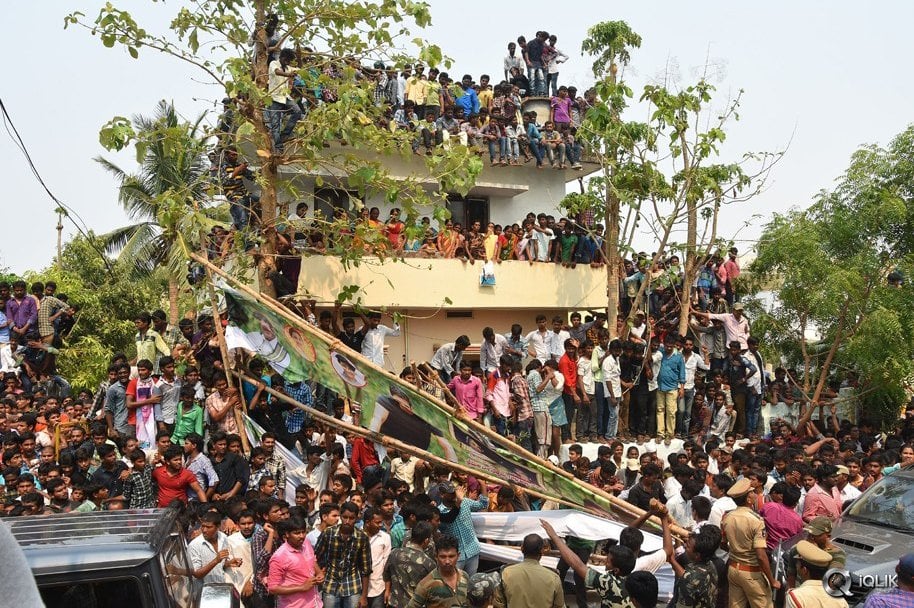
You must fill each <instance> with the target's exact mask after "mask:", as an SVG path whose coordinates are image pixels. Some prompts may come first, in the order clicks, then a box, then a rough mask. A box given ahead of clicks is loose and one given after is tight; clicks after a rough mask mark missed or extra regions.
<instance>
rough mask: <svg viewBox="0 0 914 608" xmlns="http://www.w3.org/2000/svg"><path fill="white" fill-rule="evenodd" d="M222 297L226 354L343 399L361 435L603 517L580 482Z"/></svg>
mask: <svg viewBox="0 0 914 608" xmlns="http://www.w3.org/2000/svg"><path fill="white" fill-rule="evenodd" d="M223 289H224V290H225V295H226V303H227V304H228V310H229V320H230V323H231V324H230V326H229V328H228V329H227V331H226V342H227V343H228V347H229V348H243V349H245V350H248V351H250V352H255V353H257V354H258V355H259V356H261V357H262V358H263V359H265V360H266V361H267V362H268V363H269V365H270V366H271V367H272V368H273V369H274V370H275V371H277V372H278V373H280V374H282V375H283V377H284V378H285V380H286V382H289V383H296V382H300V381H305V380H308V381H310V380H313V381H315V382H318V383H320V384H322V385H324V386H326V387H328V388H330V389H331V390H333V391H336V392H337V393H339V394H340V395H341V396H345V397H347V398H349V399H350V401H351V402H352V403H353V408H352V409H353V415H354V416H356V420H355V421H356V423H357V424H359V425H361V426H362V427H364V428H367V429H369V430H371V431H375V432H377V433H380V434H382V435H386V436H388V437H391V438H393V439H396V440H398V441H400V442H403V443H405V444H408V445H412V446H415V447H416V448H418V449H420V450H423V451H426V452H430V453H431V454H434V455H436V456H438V457H440V458H443V459H445V460H448V461H450V462H457V463H460V464H462V465H464V466H465V467H467V468H469V469H471V470H474V471H477V472H478V473H479V474H480V476H489V477H494V478H498V479H504V480H506V481H509V482H511V483H513V484H515V485H517V486H519V487H522V488H530V489H531V490H536V491H538V492H540V493H541V494H544V495H547V496H552V497H555V498H557V499H561V500H564V501H567V502H570V503H573V504H575V505H579V506H580V507H581V508H583V509H586V510H590V511H594V512H597V513H601V514H605V513H606V512H608V511H611V506H610V504H609V502H608V501H607V500H606V499H605V498H604V497H601V496H597V495H595V494H594V493H593V491H591V490H589V489H588V488H587V487H586V486H585V485H584V484H583V483H582V482H579V481H576V480H571V479H568V478H566V477H564V476H562V475H559V474H556V473H555V472H554V471H552V470H550V469H548V468H546V467H543V466H541V465H539V464H538V463H537V462H535V461H533V460H532V456H531V457H527V458H525V457H524V455H523V454H522V453H517V451H516V450H517V447H516V446H513V444H510V443H509V440H508V439H501V438H492V437H490V436H488V435H487V434H486V433H484V432H482V431H481V430H479V429H478V428H476V427H475V426H473V425H471V424H469V423H468V422H467V421H466V420H464V419H462V418H458V417H456V416H454V415H453V412H452V410H451V409H450V408H448V407H447V406H445V405H443V404H440V403H438V402H436V401H435V400H433V399H430V398H429V397H427V396H426V395H424V394H422V393H421V392H420V391H419V390H418V389H417V388H415V387H413V386H412V385H410V384H406V383H404V382H403V381H402V380H400V379H399V378H397V377H395V376H393V375H392V374H390V373H387V372H383V371H380V370H377V369H375V368H374V367H372V366H371V365H369V364H368V363H366V362H364V361H363V360H362V358H361V356H360V355H359V354H358V353H354V352H352V351H350V350H348V349H346V348H345V347H339V343H338V341H337V340H335V339H334V338H333V337H332V336H330V335H325V334H322V333H321V332H320V331H319V330H317V329H316V328H315V329H314V330H313V333H312V332H309V331H308V330H307V329H303V328H301V327H295V326H291V325H289V324H288V323H286V321H285V320H284V319H283V318H282V317H280V316H279V315H278V314H276V313H274V312H273V311H271V310H270V309H269V308H267V307H265V306H264V305H263V304H261V303H259V302H257V301H256V300H254V299H253V298H251V297H249V296H247V295H244V294H242V293H240V292H237V291H235V290H233V289H231V288H228V287H224V288H223ZM331 344H333V345H334V346H335V347H336V348H331ZM511 447H513V449H510V448H511Z"/></svg>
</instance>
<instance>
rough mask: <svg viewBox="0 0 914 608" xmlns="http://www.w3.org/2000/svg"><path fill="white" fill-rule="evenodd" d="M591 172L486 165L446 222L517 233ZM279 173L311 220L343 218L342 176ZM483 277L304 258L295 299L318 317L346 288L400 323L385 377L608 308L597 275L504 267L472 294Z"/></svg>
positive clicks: (420, 165)
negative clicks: (493, 338) (310, 302)
mask: <svg viewBox="0 0 914 608" xmlns="http://www.w3.org/2000/svg"><path fill="white" fill-rule="evenodd" d="M383 162H384V164H385V166H386V168H387V169H388V170H389V171H390V173H391V175H393V176H402V177H404V178H405V177H407V176H413V177H415V176H417V175H418V176H421V175H422V174H423V173H424V172H425V171H426V169H425V165H424V162H423V160H422V158H421V157H419V156H409V157H400V156H397V157H385V158H384V159H383ZM597 168H598V167H597V166H596V165H594V164H593V163H586V162H585V163H584V170H583V171H573V170H571V169H565V170H556V169H552V168H550V167H548V165H547V167H546V168H543V169H537V168H536V166H535V163H533V162H530V163H528V164H526V165H521V166H509V167H490V166H488V163H486V166H485V168H484V169H483V170H482V172H481V174H480V175H479V177H478V179H477V181H476V185H475V186H474V187H473V188H472V189H471V190H470V192H469V193H468V194H467V195H466V196H465V197H452V199H451V200H450V202H449V203H448V207H449V209H450V211H451V214H452V218H453V220H454V221H455V222H460V223H461V224H462V225H463V226H468V225H471V224H472V222H473V221H475V220H479V221H480V222H481V223H482V225H483V226H485V225H486V223H487V222H489V221H491V222H494V223H496V224H502V225H505V224H508V225H510V224H513V223H521V221H522V220H523V218H524V216H525V215H526V214H527V213H528V212H531V211H532V212H534V213H546V214H551V215H554V216H555V217H556V218H559V217H561V216H562V212H561V211H560V210H559V209H558V203H559V201H561V199H562V197H564V196H565V194H566V186H567V184H568V183H570V182H576V181H577V180H578V178H579V177H581V176H582V175H586V174H587V173H588V172H589V171H594V170H596V169H597ZM282 171H283V177H284V178H285V179H287V180H290V181H292V182H293V186H294V191H296V192H300V193H311V195H312V196H310V197H309V196H307V195H305V196H303V197H302V198H301V199H300V200H303V201H304V202H307V203H308V204H309V207H310V208H311V211H310V212H309V213H313V212H314V210H315V208H317V209H318V210H319V211H320V212H321V213H322V214H323V215H324V216H325V217H329V216H331V215H332V212H333V207H335V206H342V207H343V208H346V210H347V211H349V209H348V205H349V204H350V203H349V197H348V195H346V194H345V192H340V191H334V190H333V185H334V184H336V185H337V186H338V187H339V188H342V187H343V182H342V180H341V178H340V176H337V175H332V174H330V173H329V172H328V173H327V174H322V175H320V179H319V180H318V175H317V174H306V173H302V172H300V171H296V170H295V167H294V166H286V167H283V169H282ZM318 183H320V184H321V185H320V186H318V185H317V184H318ZM429 187H430V188H433V187H435V184H434V183H430V184H429ZM365 204H366V206H377V207H380V208H381V219H382V220H383V219H386V218H387V216H388V215H387V214H388V211H389V210H390V208H391V207H392V206H391V205H385V204H384V201H382V200H378V201H375V200H368V201H365ZM290 205H291V206H293V207H294V204H290ZM290 211H291V210H290ZM481 269H482V262H481V261H477V262H476V263H475V264H471V263H468V262H464V261H462V260H460V259H435V258H433V259H428V258H418V257H407V258H404V259H400V260H391V259H387V260H385V261H383V262H382V261H380V260H378V259H377V258H366V259H363V261H362V262H361V263H360V264H359V265H358V266H356V267H348V268H344V267H343V265H342V264H341V262H340V260H339V259H337V258H335V257H333V256H324V255H305V257H304V258H303V260H302V267H301V274H300V278H299V284H298V293H299V294H310V295H311V296H312V297H313V298H315V299H316V300H317V301H318V307H319V308H320V307H321V305H323V306H330V305H332V302H333V301H334V300H335V299H336V297H337V295H338V294H339V293H340V292H341V291H342V289H343V287H344V286H346V285H353V284H355V285H359V286H361V288H362V291H361V293H360V294H359V295H360V297H361V304H362V306H366V307H369V308H372V309H380V308H387V309H388V310H396V311H398V312H400V313H402V314H403V316H404V320H403V322H402V325H401V335H400V336H399V337H397V338H388V340H387V353H386V356H385V367H387V368H388V369H389V370H391V371H395V370H399V369H402V368H403V367H404V366H405V365H407V364H408V363H409V362H410V361H427V360H430V359H431V357H432V355H433V354H434V352H435V350H436V349H437V347H438V346H439V345H441V344H443V343H445V342H451V341H453V340H454V339H455V338H456V337H457V336H459V335H461V334H466V335H467V336H469V337H470V340H471V342H472V344H473V346H472V347H471V348H470V349H469V350H468V352H467V357H468V358H473V355H474V354H476V353H477V352H478V345H479V343H480V342H481V341H482V330H483V328H484V327H486V326H491V327H492V328H493V329H495V331H496V332H498V333H507V332H508V331H509V330H510V328H511V324H512V323H520V324H521V325H522V327H523V331H524V333H525V334H526V333H527V332H529V331H532V330H533V329H535V328H536V326H535V322H534V320H535V317H536V315H537V314H539V313H543V314H546V315H547V316H548V317H549V318H550V319H551V318H552V316H554V315H563V316H564V315H567V313H568V311H569V310H587V309H595V308H605V306H606V269H605V267H602V268H592V267H590V266H589V265H578V266H577V267H576V268H564V267H562V265H561V264H552V263H535V264H532V265H531V264H530V263H529V262H526V261H506V262H502V263H500V264H497V265H496V270H495V276H496V284H495V286H494V287H485V286H481V285H480V273H481ZM385 323H389V319H388V320H385ZM357 326H358V324H357Z"/></svg>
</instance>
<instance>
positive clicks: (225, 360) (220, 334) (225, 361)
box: [206, 267, 251, 454]
mask: <svg viewBox="0 0 914 608" xmlns="http://www.w3.org/2000/svg"><path fill="white" fill-rule="evenodd" d="M206 279H207V287H208V291H209V301H210V305H211V306H212V308H213V326H214V327H215V329H216V338H217V339H218V340H219V352H220V353H221V354H222V366H223V367H224V368H225V379H226V380H227V381H228V385H229V388H233V384H234V382H233V381H232V364H231V360H230V359H229V355H228V345H227V344H226V343H225V332H224V331H223V329H222V318H221V316H220V314H219V300H218V298H216V288H215V287H214V285H213V273H212V272H211V271H210V269H209V268H208V267H207V268H206ZM242 393H243V390H242V388H241V383H240V382H239V383H238V401H239V403H241V404H242V407H244V409H245V412H244V413H245V414H247V407H246V406H244V396H243V395H242ZM232 415H233V416H234V417H235V424H236V425H237V427H238V429H239V430H241V431H242V432H241V433H239V434H240V435H241V446H242V449H244V453H245V454H250V453H251V446H250V444H249V443H248V434H247V433H245V432H243V431H244V416H243V415H242V413H241V410H239V409H238V408H237V407H233V408H232Z"/></svg>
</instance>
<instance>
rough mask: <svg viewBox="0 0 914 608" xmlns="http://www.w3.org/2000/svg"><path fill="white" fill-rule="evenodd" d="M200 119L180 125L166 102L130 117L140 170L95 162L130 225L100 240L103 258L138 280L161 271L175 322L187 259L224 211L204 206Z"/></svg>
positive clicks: (205, 177)
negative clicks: (114, 185)
mask: <svg viewBox="0 0 914 608" xmlns="http://www.w3.org/2000/svg"><path fill="white" fill-rule="evenodd" d="M202 119H203V116H201V117H200V118H198V119H197V120H196V121H195V122H194V123H193V124H191V123H187V122H184V121H182V120H181V119H180V118H179V117H178V115H177V113H176V112H175V109H174V106H173V105H171V104H170V103H168V102H165V101H161V102H159V105H158V107H157V108H156V112H155V114H154V115H153V116H152V117H149V116H140V115H138V116H134V117H133V120H132V123H133V127H134V129H135V132H136V138H135V139H136V146H137V157H138V161H139V163H140V164H139V168H138V170H137V172H136V173H127V172H126V171H124V170H123V169H121V168H120V167H118V166H117V165H115V164H114V163H112V162H111V161H109V160H107V159H105V158H102V157H97V158H96V159H95V160H96V161H97V162H98V163H99V164H101V165H102V166H103V167H104V168H105V169H106V170H107V171H108V172H109V173H111V174H112V175H113V176H114V178H115V179H116V180H117V181H118V183H119V187H118V202H119V203H120V204H121V206H123V208H124V210H125V211H126V212H127V215H128V216H129V217H130V219H131V220H133V221H134V223H132V224H130V225H129V226H124V227H122V228H118V229H116V230H113V231H111V232H109V233H108V234H106V235H103V238H104V242H105V246H106V249H107V251H108V253H110V254H112V255H117V259H118V263H122V264H128V265H129V266H130V268H131V271H132V272H134V273H135V274H136V275H137V276H149V275H151V274H153V273H154V272H156V271H157V270H158V269H160V268H163V269H164V271H165V273H166V275H167V278H168V303H169V318H170V319H171V322H172V323H175V322H177V318H178V291H179V289H180V286H181V283H182V282H185V281H186V278H185V277H186V269H187V262H188V259H189V254H190V253H191V252H194V251H197V252H199V250H200V235H201V234H202V233H204V232H206V231H207V230H208V229H209V228H210V227H211V226H212V225H213V223H214V222H213V219H214V218H216V217H224V216H225V215H226V213H225V209H224V208H218V207H211V206H209V205H208V204H207V203H208V202H209V199H210V196H209V192H208V190H209V186H210V184H209V179H208V176H209V163H208V161H207V156H206V144H205V140H206V135H205V134H204V133H203V129H202V127H201V124H202Z"/></svg>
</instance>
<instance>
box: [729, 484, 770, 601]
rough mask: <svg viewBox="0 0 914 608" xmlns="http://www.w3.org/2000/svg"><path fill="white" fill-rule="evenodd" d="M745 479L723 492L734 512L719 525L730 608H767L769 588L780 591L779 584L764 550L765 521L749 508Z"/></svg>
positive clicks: (747, 486) (747, 488)
mask: <svg viewBox="0 0 914 608" xmlns="http://www.w3.org/2000/svg"><path fill="white" fill-rule="evenodd" d="M750 490H751V487H750V485H749V480H748V479H745V478H744V479H740V480H739V481H737V482H736V483H734V484H733V486H732V487H731V488H730V489H729V490H728V491H727V496H729V497H730V498H732V499H733V502H734V503H735V504H736V509H735V510H733V511H730V512H729V513H727V515H726V516H725V517H724V519H723V522H722V523H721V529H722V532H723V536H724V541H723V542H722V543H721V545H722V546H723V547H724V548H726V549H728V550H729V555H728V561H727V581H728V582H729V584H730V602H729V606H730V608H746V607H747V606H748V607H750V608H771V606H772V600H771V589H772V588H774V589H780V587H781V583H780V581H777V580H775V578H774V576H773V575H772V574H771V565H770V564H769V562H768V554H767V553H766V551H765V547H766V541H765V522H764V521H763V520H762V518H761V517H759V516H758V514H756V513H755V511H753V510H752V509H751V508H749V492H750Z"/></svg>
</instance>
